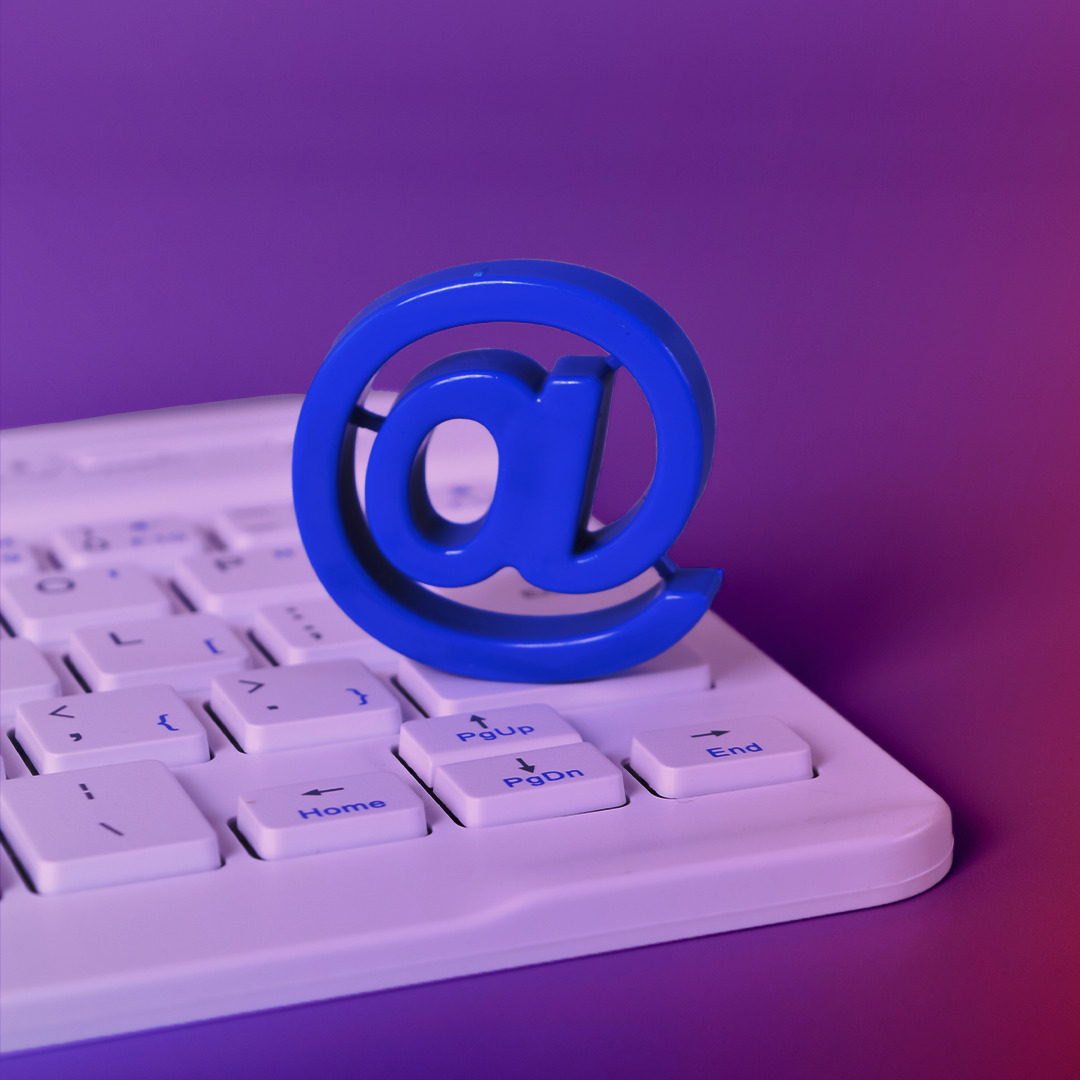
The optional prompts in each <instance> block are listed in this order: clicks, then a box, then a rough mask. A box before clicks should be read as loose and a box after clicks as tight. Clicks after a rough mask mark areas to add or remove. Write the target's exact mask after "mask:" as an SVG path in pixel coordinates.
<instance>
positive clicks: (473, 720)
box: [469, 716, 487, 730]
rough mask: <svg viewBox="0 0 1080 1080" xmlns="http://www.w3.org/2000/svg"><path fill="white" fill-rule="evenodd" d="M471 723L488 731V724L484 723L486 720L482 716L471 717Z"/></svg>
mask: <svg viewBox="0 0 1080 1080" xmlns="http://www.w3.org/2000/svg"><path fill="white" fill-rule="evenodd" d="M469 723H470V724H479V725H480V726H481V727H482V728H484V729H485V730H487V724H485V723H484V718H483V717H482V716H470V717H469Z"/></svg>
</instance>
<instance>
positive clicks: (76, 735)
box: [68, 731, 82, 742]
mask: <svg viewBox="0 0 1080 1080" xmlns="http://www.w3.org/2000/svg"><path fill="white" fill-rule="evenodd" d="M68 738H69V739H74V740H75V741H76V742H78V741H79V740H80V739H81V738H82V736H81V735H80V734H79V733H78V732H77V731H69V732H68Z"/></svg>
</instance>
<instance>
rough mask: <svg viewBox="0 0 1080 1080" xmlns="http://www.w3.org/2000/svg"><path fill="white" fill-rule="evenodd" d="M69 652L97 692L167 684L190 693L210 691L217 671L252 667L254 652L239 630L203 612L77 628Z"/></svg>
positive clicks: (181, 691)
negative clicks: (238, 632) (239, 634)
mask: <svg viewBox="0 0 1080 1080" xmlns="http://www.w3.org/2000/svg"><path fill="white" fill-rule="evenodd" d="M70 655H71V662H72V663H73V664H74V665H75V667H76V668H77V669H78V670H79V672H80V674H81V675H82V676H83V678H84V679H86V681H87V682H88V683H89V684H90V686H91V687H93V689H95V690H121V689H123V688H124V687H128V686H146V685H149V684H152V683H166V684H167V685H169V686H171V687H173V689H174V690H178V691H179V692H180V693H181V694H189V693H194V692H195V691H197V690H205V689H207V688H208V687H209V686H210V683H211V681H212V680H213V679H214V677H215V676H216V675H224V674H226V673H227V672H230V671H243V670H244V669H245V668H249V667H251V666H252V659H251V653H250V652H249V651H248V649H247V647H246V646H245V645H244V644H243V643H242V642H241V641H240V639H239V638H238V637H237V636H236V634H235V633H234V632H233V631H232V630H231V629H229V627H228V626H227V625H226V624H225V623H223V622H222V621H221V620H220V619H219V618H217V617H216V616H214V615H204V614H202V613H201V612H200V613H196V614H193V615H172V616H170V617H169V618H167V619H146V620H140V621H138V622H110V623H106V624H105V625H104V626H93V627H88V628H86V629H85V630H78V631H76V632H75V634H74V635H72V639H71V653H70Z"/></svg>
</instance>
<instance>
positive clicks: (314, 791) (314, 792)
mask: <svg viewBox="0 0 1080 1080" xmlns="http://www.w3.org/2000/svg"><path fill="white" fill-rule="evenodd" d="M344 790H345V789H344V788H343V787H328V788H323V789H322V790H321V791H320V790H319V789H318V788H317V787H313V788H312V789H311V790H310V791H304V792H301V794H303V795H326V794H327V793H329V792H331V791H344Z"/></svg>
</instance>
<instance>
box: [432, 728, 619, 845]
mask: <svg viewBox="0 0 1080 1080" xmlns="http://www.w3.org/2000/svg"><path fill="white" fill-rule="evenodd" d="M434 791H435V794H436V795H437V796H438V797H439V798H440V799H441V800H442V801H443V803H444V804H445V805H446V806H447V807H449V809H450V811H451V812H452V813H453V814H454V815H455V816H456V817H457V818H458V820H459V821H461V823H462V824H463V825H465V826H467V827H469V828H477V827H483V826H488V825H513V824H516V823H518V822H522V821H537V820H540V819H541V818H552V817H563V816H565V815H567V814H581V813H585V812H586V811H589V810H606V809H609V808H611V807H614V806H622V805H623V804H624V803H625V802H626V790H625V788H624V787H623V774H622V770H621V769H620V768H619V767H618V766H616V765H614V764H613V763H612V762H611V761H609V760H608V759H607V758H606V757H604V755H603V754H602V753H600V751H599V750H597V749H596V747H595V746H593V745H592V744H591V743H585V742H579V743H572V744H569V745H567V746H552V747H549V748H547V749H545V750H532V751H527V752H523V753H521V754H517V755H513V754H508V755H506V756H504V757H493V758H481V759H480V760H476V761H460V762H457V763H456V764H453V765H443V766H441V767H440V768H438V769H436V770H435V783H434Z"/></svg>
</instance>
